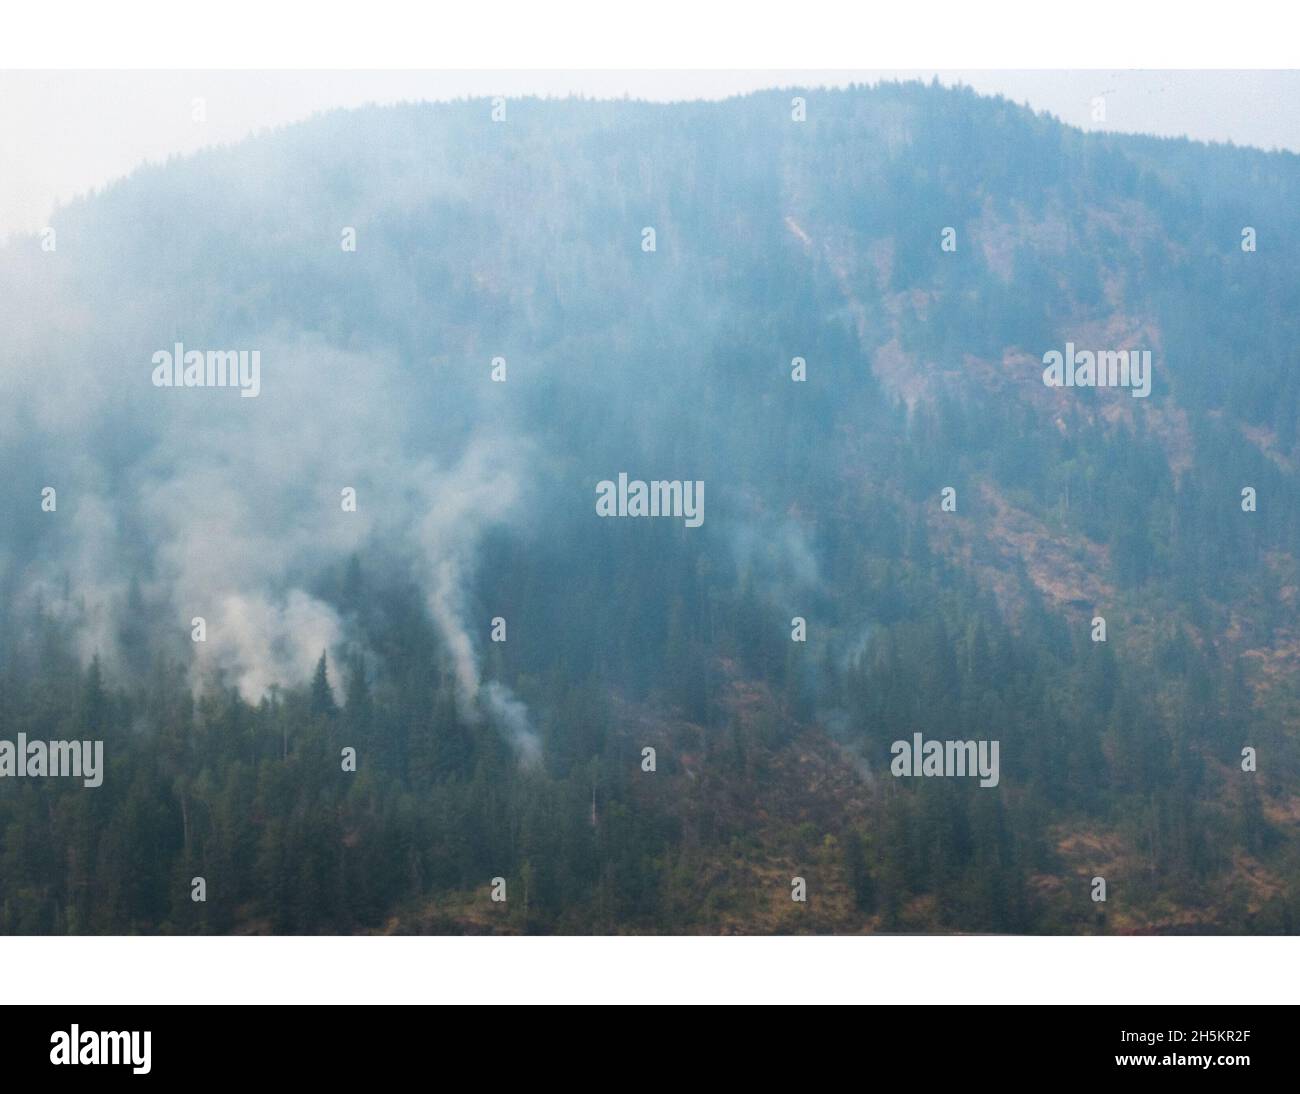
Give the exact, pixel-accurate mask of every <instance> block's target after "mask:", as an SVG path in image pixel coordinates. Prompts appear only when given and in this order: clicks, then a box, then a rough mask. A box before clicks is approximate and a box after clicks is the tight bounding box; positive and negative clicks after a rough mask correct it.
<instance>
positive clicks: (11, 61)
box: [0, 0, 1300, 1004]
mask: <svg viewBox="0 0 1300 1094" xmlns="http://www.w3.org/2000/svg"><path fill="white" fill-rule="evenodd" d="M1294 12H1295V9H1294V8H1292V7H1290V6H1288V5H1283V4H1280V3H1277V2H1276V0H1274V2H1271V3H1264V2H1259V0H1244V2H1243V0H1235V2H1233V3H1231V4H1227V3H1224V4H1209V3H1203V2H1199V3H1198V2H1191V3H1189V2H1186V0H1184V2H1181V3H1149V4H1141V5H1139V4H1136V3H1133V2H1132V0H1129V2H1127V3H1112V2H1085V3H1080V4H1071V5H1053V4H1047V3H1044V2H1043V0H1034V2H1007V3H991V2H987V0H986V2H984V3H971V2H969V0H966V2H952V3H934V2H918V0H909V2H908V3H907V4H906V5H902V6H899V5H894V4H890V5H888V6H885V5H875V4H867V3H848V2H844V3H828V2H825V0H798V2H795V3H791V2H789V0H786V2H784V3H772V2H764V0H746V2H743V3H737V2H728V3H713V4H705V3H702V2H701V0H691V2H683V0H655V2H653V3H644V4H635V5H632V4H626V3H619V2H617V0H599V2H576V0H571V2H562V0H544V2H540V3H539V2H536V0H534V2H531V3H528V2H524V0H493V2H489V3H482V4H474V5H470V4H466V3H461V4H458V5H456V7H455V9H451V10H449V9H448V8H446V7H444V6H442V5H434V4H417V3H394V2H392V0H366V2H365V3H357V2H354V3H348V4H343V3H337V2H320V0H316V2H314V3H310V4H307V3H281V4H275V5H272V4H269V3H267V2H266V0H258V2H256V3H254V2H249V0H226V2H223V3H220V4H204V5H195V4H186V3H177V2H175V0H170V2H146V3H130V2H125V3H122V2H119V3H115V4H102V3H99V4H95V3H90V2H82V3H41V4H39V5H38V4H36V3H34V2H32V0H28V2H27V3H25V4H21V5H20V4H18V3H12V4H9V5H7V7H6V10H5V24H6V25H5V29H4V33H3V35H0V67H6V68H158V69H178V68H179V69H185V68H286V67H289V68H443V69H456V68H460V69H484V68H486V69H511V68H530V69H536V68H546V69H591V68H594V69H613V68H640V69H647V68H650V69H665V68H702V69H720V68H734V69H750V70H753V69H841V70H843V69H855V70H857V69H902V68H906V69H916V68H920V69H934V68H949V69H986V68H1017V69H1025V68H1052V69H1061V68H1096V69H1121V68H1294V67H1296V56H1295V55H1296V49H1297V43H1300V33H1297V29H1300V28H1297V26H1296V25H1295V23H1296V21H1297V16H1296V15H1295V13H1294ZM0 151H3V150H0ZM4 168H5V163H4V161H3V160H2V159H0V171H3V170H4ZM3 881H4V879H3V878H0V885H3ZM1298 973H1300V939H1290V938H1288V939H1215V938H1143V939H1125V938H1087V939H1074V938H1054V939H1039V938H774V939H720V938H703V939H696V938H689V939H672V938H669V939H658V938H617V939H607V938H596V939H443V938H422V939H417V938H400V939H368V938H341V939H201V938H185V939H120V938H109V939H96V938H74V939H54V938H6V939H0V1001H4V1002H13V1003H123V1004H124V1003H158V1002H168V1001H173V1002H182V1001H184V1002H284V1003H311V1002H338V1003H351V1004H356V1003H364V1002H415V1001H444V1002H507V1001H511V1002H514V1001H535V1002H661V1001H695V1002H705V1001H710V1002H732V1003H745V1002H760V1001H766V1002H775V1003H791V1002H832V1001H843V1002H849V1001H853V1002H879V1003H936V1002H962V1003H998V1002H1016V1003H1046V1002H1089V1003H1138V1002H1148V1003H1262V1002H1284V1001H1285V1002H1294V1001H1296V999H1297V997H1300V975H1298Z"/></svg>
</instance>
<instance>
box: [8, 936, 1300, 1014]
mask: <svg viewBox="0 0 1300 1094" xmlns="http://www.w3.org/2000/svg"><path fill="white" fill-rule="evenodd" d="M0 967H2V968H3V969H4V975H3V976H0V1003H6V1004H57V1005H74V1004H75V1005H97V1004H103V1005H127V1004H171V1003H184V1004H192V1003H223V1004H224V1003H277V1004H296V1005H300V1004H311V1003H327V1004H348V1005H358V1004H378V1003H451V1004H487V1003H539V1004H546V1003H585V1004H629V1003H633V1004H635V1003H723V1004H746V1003H773V1004H809V1003H875V1004H889V1005H898V1004H925V1003H959V1004H973V1005H983V1004H1060V1003H1085V1004H1126V1005H1127V1004H1134V1003H1139V1004H1196V1003H1199V1004H1212V1005H1222V1004H1260V1003H1295V1002H1297V1001H1300V939H1297V938H1005V937H996V938H990V937H964V938H899V937H890V938H880V937H876V938H871V937H839V938H821V937H819V938H681V937H678V938H630V937H627V938H409V937H403V938H358V937H349V938H162V939H160V938H8V939H3V940H0Z"/></svg>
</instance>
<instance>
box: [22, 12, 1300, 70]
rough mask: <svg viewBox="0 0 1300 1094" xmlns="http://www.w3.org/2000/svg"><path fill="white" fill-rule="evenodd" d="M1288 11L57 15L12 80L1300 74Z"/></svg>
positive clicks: (28, 34)
mask: <svg viewBox="0 0 1300 1094" xmlns="http://www.w3.org/2000/svg"><path fill="white" fill-rule="evenodd" d="M1298 29H1300V14H1298V13H1297V11H1296V9H1295V8H1294V7H1293V6H1292V5H1288V4H1285V3H1282V2H1280V0H1233V2H1232V3H1225V2H1223V0H1218V2H1211V0H1148V2H1145V3H1135V2H1133V0H1086V2H1084V3H1080V4H1051V3H1045V2H1044V0H984V2H982V3H974V2H972V0H907V3H905V4H898V3H892V2H880V0H797V2H795V3H791V2H790V0H655V2H653V3H645V4H640V5H637V4H631V3H628V2H627V0H544V2H539V0H486V2H484V3H479V4H467V3H458V4H444V3H437V2H434V3H419V2H418V0H366V2H365V3H364V4H360V3H356V2H354V0H279V2H275V3H268V2H267V0H223V2H222V3H220V4H216V5H194V4H185V3H177V2H176V0H121V2H119V3H115V4H104V3H102V2H101V0H48V2H45V3H36V2H34V0H27V2H26V3H22V4H21V5H20V4H19V3H14V4H9V5H7V6H6V10H5V32H4V34H3V35H0V68H164V69H174V68H386V69H397V68H413V69H430V68H437V69H482V68H486V69H517V68H531V69H537V68H551V69H575V68H650V69H670V68H706V69H718V68H764V69H792V68H794V69H807V68H823V69H824V68H833V69H852V70H861V69H879V68H884V69H899V68H908V69H911V68H920V69H934V68H967V69H969V68H1056V69H1059V68H1293V67H1296V66H1297V63H1298V57H1300V54H1298V52H1297V43H1300V34H1297V30H1298Z"/></svg>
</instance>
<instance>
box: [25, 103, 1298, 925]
mask: <svg viewBox="0 0 1300 1094" xmlns="http://www.w3.org/2000/svg"><path fill="white" fill-rule="evenodd" d="M800 102H802V103H803V106H802V108H801V107H800V105H799V103H800ZM801 109H802V110H803V111H805V112H806V113H805V114H804V117H803V120H796V118H797V117H798V116H799V115H800V112H801ZM497 113H498V114H499V113H500V112H499V111H497ZM1298 205H1300V160H1297V157H1296V156H1294V155H1292V154H1290V153H1278V152H1274V153H1264V152H1261V151H1256V150H1253V149H1246V148H1236V147H1231V146H1207V145H1203V144H1196V143H1192V142H1189V141H1174V140H1159V139H1154V138H1144V137H1131V136H1118V135H1112V134H1103V133H1084V132H1081V131H1078V130H1076V129H1072V128H1069V127H1067V126H1065V125H1063V124H1061V123H1060V122H1059V121H1057V120H1055V119H1053V118H1050V117H1047V116H1041V115H1035V114H1033V113H1032V112H1030V111H1029V110H1027V109H1026V108H1023V107H1019V106H1016V105H1014V104H1012V103H1009V102H1007V101H1005V100H1002V99H989V98H983V97H980V96H977V95H976V94H974V93H973V92H971V91H969V90H965V89H956V90H953V89H946V88H941V87H939V86H938V85H931V86H925V85H921V84H915V83H910V84H881V85H879V86H876V87H852V88H848V89H845V90H836V91H831V90H819V89H799V88H792V89H784V90H772V91H768V92H762V93H758V94H753V95H748V96H745V97H743V98H736V99H729V100H726V101H723V102H690V103H674V104H650V103H642V102H634V101H627V100H625V101H619V102H601V101H589V100H575V99H570V100H535V99H521V100H512V101H510V102H509V103H508V104H506V106H505V114H504V117H503V118H502V120H494V104H492V103H489V102H484V101H466V102H456V103H448V104H411V105H403V106H397V107H374V108H367V109H362V110H355V111H346V112H336V113H331V114H326V115H322V116H318V117H316V118H314V119H312V120H310V121H308V122H305V123H302V124H299V125H295V126H291V127H288V128H285V129H282V130H277V131H274V132H269V133H265V134H262V135H259V136H257V137H255V138H252V139H249V140H247V141H244V142H242V143H240V144H238V145H235V146H233V147H223V148H217V149H212V150H208V151H205V152H202V153H199V154H196V155H193V156H189V157H186V158H183V159H177V160H174V161H171V162H168V163H166V164H162V165H156V166H148V167H144V168H141V169H140V170H138V171H137V172H135V173H134V174H133V175H132V176H131V177H129V178H127V179H125V180H122V181H120V182H118V183H115V184H113V185H112V186H110V187H108V188H106V189H105V190H104V191H102V192H100V193H97V194H94V195H89V196H87V197H85V198H83V199H80V200H78V201H77V202H75V203H73V204H71V205H69V206H67V207H66V208H63V209H61V210H60V211H59V212H58V213H57V214H56V216H55V218H54V220H53V222H52V229H53V231H52V233H46V234H45V235H43V236H41V237H35V238H22V239H16V240H13V241H11V242H10V243H9V244H8V245H7V246H6V247H5V248H4V249H3V250H0V324H2V325H3V329H4V330H5V332H6V335H7V337H6V338H5V340H4V349H3V351H2V353H3V356H2V358H0V377H3V394H4V396H5V397H4V399H3V400H2V401H0V458H2V459H3V462H4V466H5V467H6V469H7V474H6V475H5V476H4V477H3V479H2V480H0V512H3V514H4V517H5V521H4V529H5V530H4V533H3V536H0V740H11V741H16V740H17V739H18V735H19V734H20V733H21V734H25V735H26V737H27V738H28V739H31V740H36V739H40V740H50V741H55V740H65V739H78V740H80V739H102V740H103V742H104V757H105V759H104V765H105V771H104V777H103V782H102V785H100V786H97V787H86V786H84V785H83V783H82V780H74V779H32V778H25V779H24V778H13V779H9V778H5V779H0V929H3V930H5V931H7V932H11V933H12V932H21V933H62V932H71V933H98V932H113V933H119V932H163V933H169V932H197V931H205V932H263V931H275V932H297V933H314V932H354V931H355V932H373V931H390V932H392V931H434V932H480V931H481V932H489V931H502V932H574V933H592V932H595V933H641V932H674V933H681V932H701V933H720V932H725V933H731V932H753V933H764V932H805V931H806V932H835V933H853V932H861V931H881V930H883V931H903V932H952V931H962V932H966V931H972V932H973V931H998V932H1025V933H1094V932H1098V933H1100V932H1201V933H1214V932H1226V931H1232V932H1264V933H1291V932H1294V931H1297V930H1300V842H1298V838H1297V837H1298V836H1300V827H1298V826H1300V748H1298V743H1297V732H1296V730H1297V727H1298V726H1300V687H1298V685H1300V629H1298V628H1297V621H1296V607H1297V590H1298V589H1300V570H1298V568H1297V544H1300V475H1298V474H1297V468H1298V467H1300V443H1298V441H1297V412H1298V408H1300V378H1298V376H1297V370H1296V368H1295V346H1296V345H1297V344H1300V332H1298V331H1297V327H1298V326H1300V285H1298V284H1297V279H1296V278H1295V276H1294V273H1293V271H1292V263H1291V257H1292V256H1293V255H1294V254H1295V253H1296V245H1297V244H1298V243H1300V239H1298V238H1297V236H1298V228H1297V222H1296V218H1295V215H1294V210H1295V209H1296V208H1297V207H1298ZM195 353H197V354H199V357H198V358H197V362H198V363H197V364H191V359H190V358H189V357H187V354H195ZM240 354H242V355H243V356H242V357H241V356H240ZM227 355H229V356H227ZM1117 355H1122V356H1117ZM1054 362H1056V366H1054V364H1053V363H1054ZM187 366H189V367H190V368H191V371H190V372H189V373H188V376H187V372H186V369H187ZM241 367H242V371H240V369H241ZM1054 367H1058V371H1057V372H1055V373H1054V372H1053V368H1054ZM209 370H213V371H211V372H210V371H209ZM231 370H233V371H231ZM1099 370H1100V371H1099ZM1108 370H1109V371H1108ZM1099 375H1100V376H1101V377H1103V378H1109V379H1110V381H1111V382H1110V383H1108V384H1100V385H1099V384H1098V383H1097V382H1096V381H1097V379H1098V376H1099ZM223 377H224V379H225V381H226V382H225V383H216V381H217V380H221V379H223ZM1067 378H1068V381H1073V382H1069V383H1067ZM190 380H193V381H201V382H199V383H189V382H187V381H190ZM1049 381H1051V382H1049ZM620 476H625V478H624V479H621V478H620ZM638 482H644V483H646V484H656V483H658V484H674V485H672V486H668V485H665V486H663V487H662V489H661V491H656V490H655V488H654V487H653V486H652V485H650V486H647V490H650V491H654V496H655V499H656V502H657V503H658V502H659V501H662V503H663V506H664V508H666V509H669V510H671V512H672V513H673V514H675V515H667V516H664V515H661V516H657V517H636V516H630V515H629V516H618V515H602V513H610V514H619V513H627V512H628V511H629V509H630V510H631V511H633V512H635V511H636V505H637V503H636V502H635V501H633V500H631V495H632V494H635V493H636V491H637V489H638V487H637V485H636V484H637V483H638ZM51 490H52V491H53V493H52V494H51V493H50V491H51ZM692 504H693V505H695V507H696V508H695V509H694V510H693V511H694V513H695V516H696V517H697V518H698V519H692V518H691V517H690V515H689V514H688V513H687V512H685V511H684V510H685V508H686V507H689V506H691V505H692ZM1099 623H1100V626H1099ZM1102 635H1104V640H1103V639H1102V637H1101V636H1102ZM918 734H919V735H921V737H920V740H921V748H922V749H923V747H924V743H925V742H926V741H937V742H940V745H941V747H942V743H943V742H965V741H969V742H985V743H986V745H987V744H989V743H991V742H996V743H997V757H998V760H997V761H996V762H997V764H998V767H999V770H998V772H997V777H996V779H995V780H992V781H993V782H994V785H981V782H984V783H989V782H990V780H989V779H976V778H973V777H952V778H930V777H924V776H920V777H918V776H915V775H899V774H896V770H897V769H898V767H899V763H898V761H899V758H900V753H902V752H905V751H906V749H905V748H903V747H902V746H907V748H915V746H916V742H917V736H916V735H918ZM896 742H897V743H898V744H897V745H896ZM647 749H649V750H653V751H652V752H647V751H646V750H647ZM349 750H351V753H352V758H351V763H352V765H353V768H351V769H350V768H349V766H348V765H349ZM958 752H960V749H959V750H958ZM919 753H920V750H918V756H917V767H918V768H920V766H921V758H920V754H919ZM950 753H951V750H950ZM909 755H910V753H909ZM971 755H972V756H974V755H975V753H974V752H972V753H971ZM983 755H984V756H985V758H986V759H987V758H988V755H989V754H988V752H987V750H986V752H985V753H984V754H983ZM949 758H951V757H950V756H949ZM2 763H3V756H0V765H2ZM0 769H2V768H0ZM196 878H202V879H203V882H204V885H203V887H202V888H203V890H204V892H203V895H204V897H205V899H203V900H196V899H195V894H196V892H197V890H196V887H195V884H194V880H195V879H196ZM1097 879H1101V880H1103V881H1104V889H1105V900H1104V901H1101V900H1098V899H1097V897H1098V895H1099V893H1100V890H1099V888H1098V885H1097ZM800 880H801V881H802V891H801V889H800ZM792 895H803V896H805V897H806V899H803V900H798V899H792ZM501 897H504V899H500V898H501Z"/></svg>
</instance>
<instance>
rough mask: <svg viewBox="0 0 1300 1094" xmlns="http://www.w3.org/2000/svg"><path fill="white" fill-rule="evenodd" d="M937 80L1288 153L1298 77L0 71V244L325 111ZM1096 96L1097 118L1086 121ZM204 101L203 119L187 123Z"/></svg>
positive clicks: (1294, 133)
mask: <svg viewBox="0 0 1300 1094" xmlns="http://www.w3.org/2000/svg"><path fill="white" fill-rule="evenodd" d="M936 75H937V76H938V77H939V79H940V80H941V81H942V82H944V83H957V82H959V81H960V82H963V83H966V84H969V85H971V86H972V87H974V88H975V89H976V90H977V91H980V92H984V93H988V94H1002V95H1005V96H1007V97H1008V98H1009V99H1012V100H1014V101H1016V102H1025V103H1028V104H1029V105H1030V106H1032V107H1033V108H1034V109H1036V110H1046V111H1048V112H1050V113H1052V114H1055V115H1056V116H1058V117H1059V118H1061V119H1062V120H1063V121H1065V122H1067V123H1069V124H1072V125H1077V126H1081V127H1083V128H1099V129H1113V130H1117V131H1122V132H1133V133H1155V134H1159V135H1162V136H1189V137H1192V138H1195V139H1199V140H1217V141H1228V140H1231V141H1233V142H1235V143H1237V144H1249V145H1254V146H1257V147H1260V148H1286V149H1290V150H1291V151H1297V152H1300V72H1294V71H1287V72H1276V71H1248V72H1216V71H1178V72H1143V71H1136V70H1125V71H1118V72H1116V71H1107V70H1104V69H1099V70H1083V71H1074V72H1048V71H1019V72H1016V71H984V72H980V71H969V72H967V71H940V72H934V71H897V72H883V71H878V70H876V71H861V72H831V71H818V72H797V71H781V72H771V71H769V72H743V71H730V70H728V71H718V72H694V71H644V72H600V71H592V70H585V71H578V72H570V73H565V72H546V71H516V72H487V71H483V72H470V71H441V72H358V71H336V72H307V71H302V72H292V71H288V72H245V71H228V72H156V71H124V72H65V71H59V72H0V238H4V237H6V236H8V235H9V234H11V233H14V232H31V231H37V230H39V229H40V228H41V227H43V226H44V225H45V224H46V223H47V221H48V218H49V216H50V214H51V212H52V211H53V210H54V208H55V207H56V205H57V204H59V203H61V202H66V201H68V200H69V199H70V198H72V197H75V196H76V195H77V194H80V193H84V192H86V191H88V190H91V189H93V188H96V187H99V186H102V185H103V184H105V183H107V182H109V181H111V180H113V179H115V178H119V177H121V176H122V175H125V174H128V173H129V172H131V171H132V170H133V169H134V168H135V167H137V166H139V165H140V164H141V163H144V162H146V161H154V162H156V161H159V160H165V159H166V158H167V157H168V156H172V155H177V154H184V153H187V152H192V151H194V150H196V149H198V148H201V147H204V146H205V145H210V144H222V143H230V142H234V141H237V140H239V139H241V138H243V137H245V136H247V135H248V134H250V133H253V132H256V131H257V130H259V129H265V128H268V127H273V126H278V125H283V124H286V123H288V122H293V121H297V120H299V119H302V118H305V117H308V116H310V115H311V114H313V113H316V112H317V111H321V110H327V109H331V108H334V107H343V106H357V105H360V104H363V103H367V102H381V103H382V102H395V101H399V100H403V99H408V100H410V99H449V98H456V97H461V96H486V95H506V96H507V97H509V96H519V95H525V94H539V95H559V96H562V95H567V94H569V93H571V92H572V93H582V94H586V95H588V96H602V97H605V96H615V97H616V96H621V95H624V94H628V95H631V96H633V97H636V98H646V99H659V100H669V99H690V98H722V97H725V96H728V95H733V94H738V93H741V92H745V91H751V90H754V89H756V88H761V87H771V86H781V85H805V86H808V85H819V84H820V85H842V84H845V83H851V82H855V81H856V82H874V81H876V80H879V79H882V78H916V77H919V78H923V79H926V80H929V79H930V78H931V77H932V76H936ZM1096 96H1105V99H1106V120H1105V122H1104V123H1100V124H1099V123H1097V122H1094V121H1093V120H1092V105H1091V104H1092V100H1093V99H1094V97H1096ZM195 99H203V100H204V103H205V113H206V118H205V120H203V121H195V120H194V117H193V114H194V107H193V103H194V100H195Z"/></svg>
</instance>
